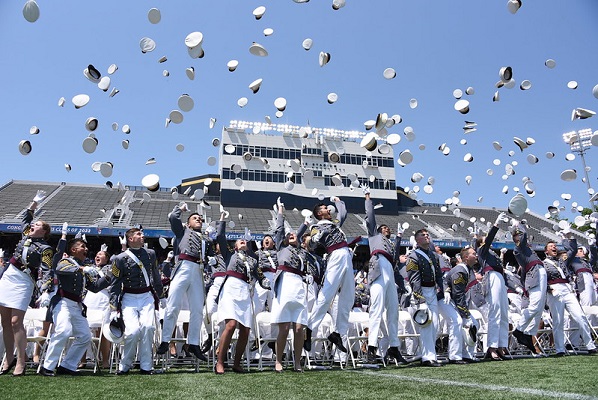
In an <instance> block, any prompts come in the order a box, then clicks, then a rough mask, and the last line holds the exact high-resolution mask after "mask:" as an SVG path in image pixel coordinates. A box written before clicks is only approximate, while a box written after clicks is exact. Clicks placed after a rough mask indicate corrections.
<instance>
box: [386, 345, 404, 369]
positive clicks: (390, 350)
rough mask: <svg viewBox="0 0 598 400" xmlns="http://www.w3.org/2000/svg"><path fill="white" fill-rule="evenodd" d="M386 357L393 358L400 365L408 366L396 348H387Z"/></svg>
mask: <svg viewBox="0 0 598 400" xmlns="http://www.w3.org/2000/svg"><path fill="white" fill-rule="evenodd" d="M386 357H387V358H394V359H395V360H396V361H397V362H398V363H399V364H400V365H405V364H409V362H408V361H407V360H405V358H404V357H403V355H402V354H401V352H400V351H399V348H398V347H396V346H392V347H389V348H388V350H387V351H386Z"/></svg>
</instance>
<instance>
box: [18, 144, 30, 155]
mask: <svg viewBox="0 0 598 400" xmlns="http://www.w3.org/2000/svg"><path fill="white" fill-rule="evenodd" d="M19 152H20V153H21V154H22V155H24V156H26V155H27V154H29V153H31V142H30V141H29V140H21V141H20V142H19Z"/></svg>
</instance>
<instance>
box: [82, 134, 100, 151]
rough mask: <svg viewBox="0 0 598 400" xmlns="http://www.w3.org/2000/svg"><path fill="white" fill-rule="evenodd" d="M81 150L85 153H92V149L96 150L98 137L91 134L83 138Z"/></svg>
mask: <svg viewBox="0 0 598 400" xmlns="http://www.w3.org/2000/svg"><path fill="white" fill-rule="evenodd" d="M82 146H83V150H84V151H85V152H86V153H89V154H91V153H93V152H94V151H96V148H97V147H98V139H96V138H95V137H92V136H88V137H86V138H85V139H83V143H82Z"/></svg>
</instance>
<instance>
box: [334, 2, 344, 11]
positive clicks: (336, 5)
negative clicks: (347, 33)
mask: <svg viewBox="0 0 598 400" xmlns="http://www.w3.org/2000/svg"><path fill="white" fill-rule="evenodd" d="M345 3H346V1H345V0H332V9H333V10H339V9H341V8H343V7H344V6H345Z"/></svg>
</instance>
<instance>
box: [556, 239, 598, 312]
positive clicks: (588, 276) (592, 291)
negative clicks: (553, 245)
mask: <svg viewBox="0 0 598 400" xmlns="http://www.w3.org/2000/svg"><path fill="white" fill-rule="evenodd" d="M562 244H563V246H564V247H565V250H566V251H567V268H568V269H569V270H570V271H571V272H572V273H573V274H575V276H576V278H577V292H578V293H579V303H580V304H581V305H582V306H594V305H598V296H597V294H596V284H595V283H594V275H593V274H594V272H598V270H596V245H592V246H590V261H588V260H586V259H584V258H580V257H577V256H576V254H577V249H578V246H577V239H575V238H572V239H568V240H564V241H563V243H562ZM592 264H593V265H592Z"/></svg>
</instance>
